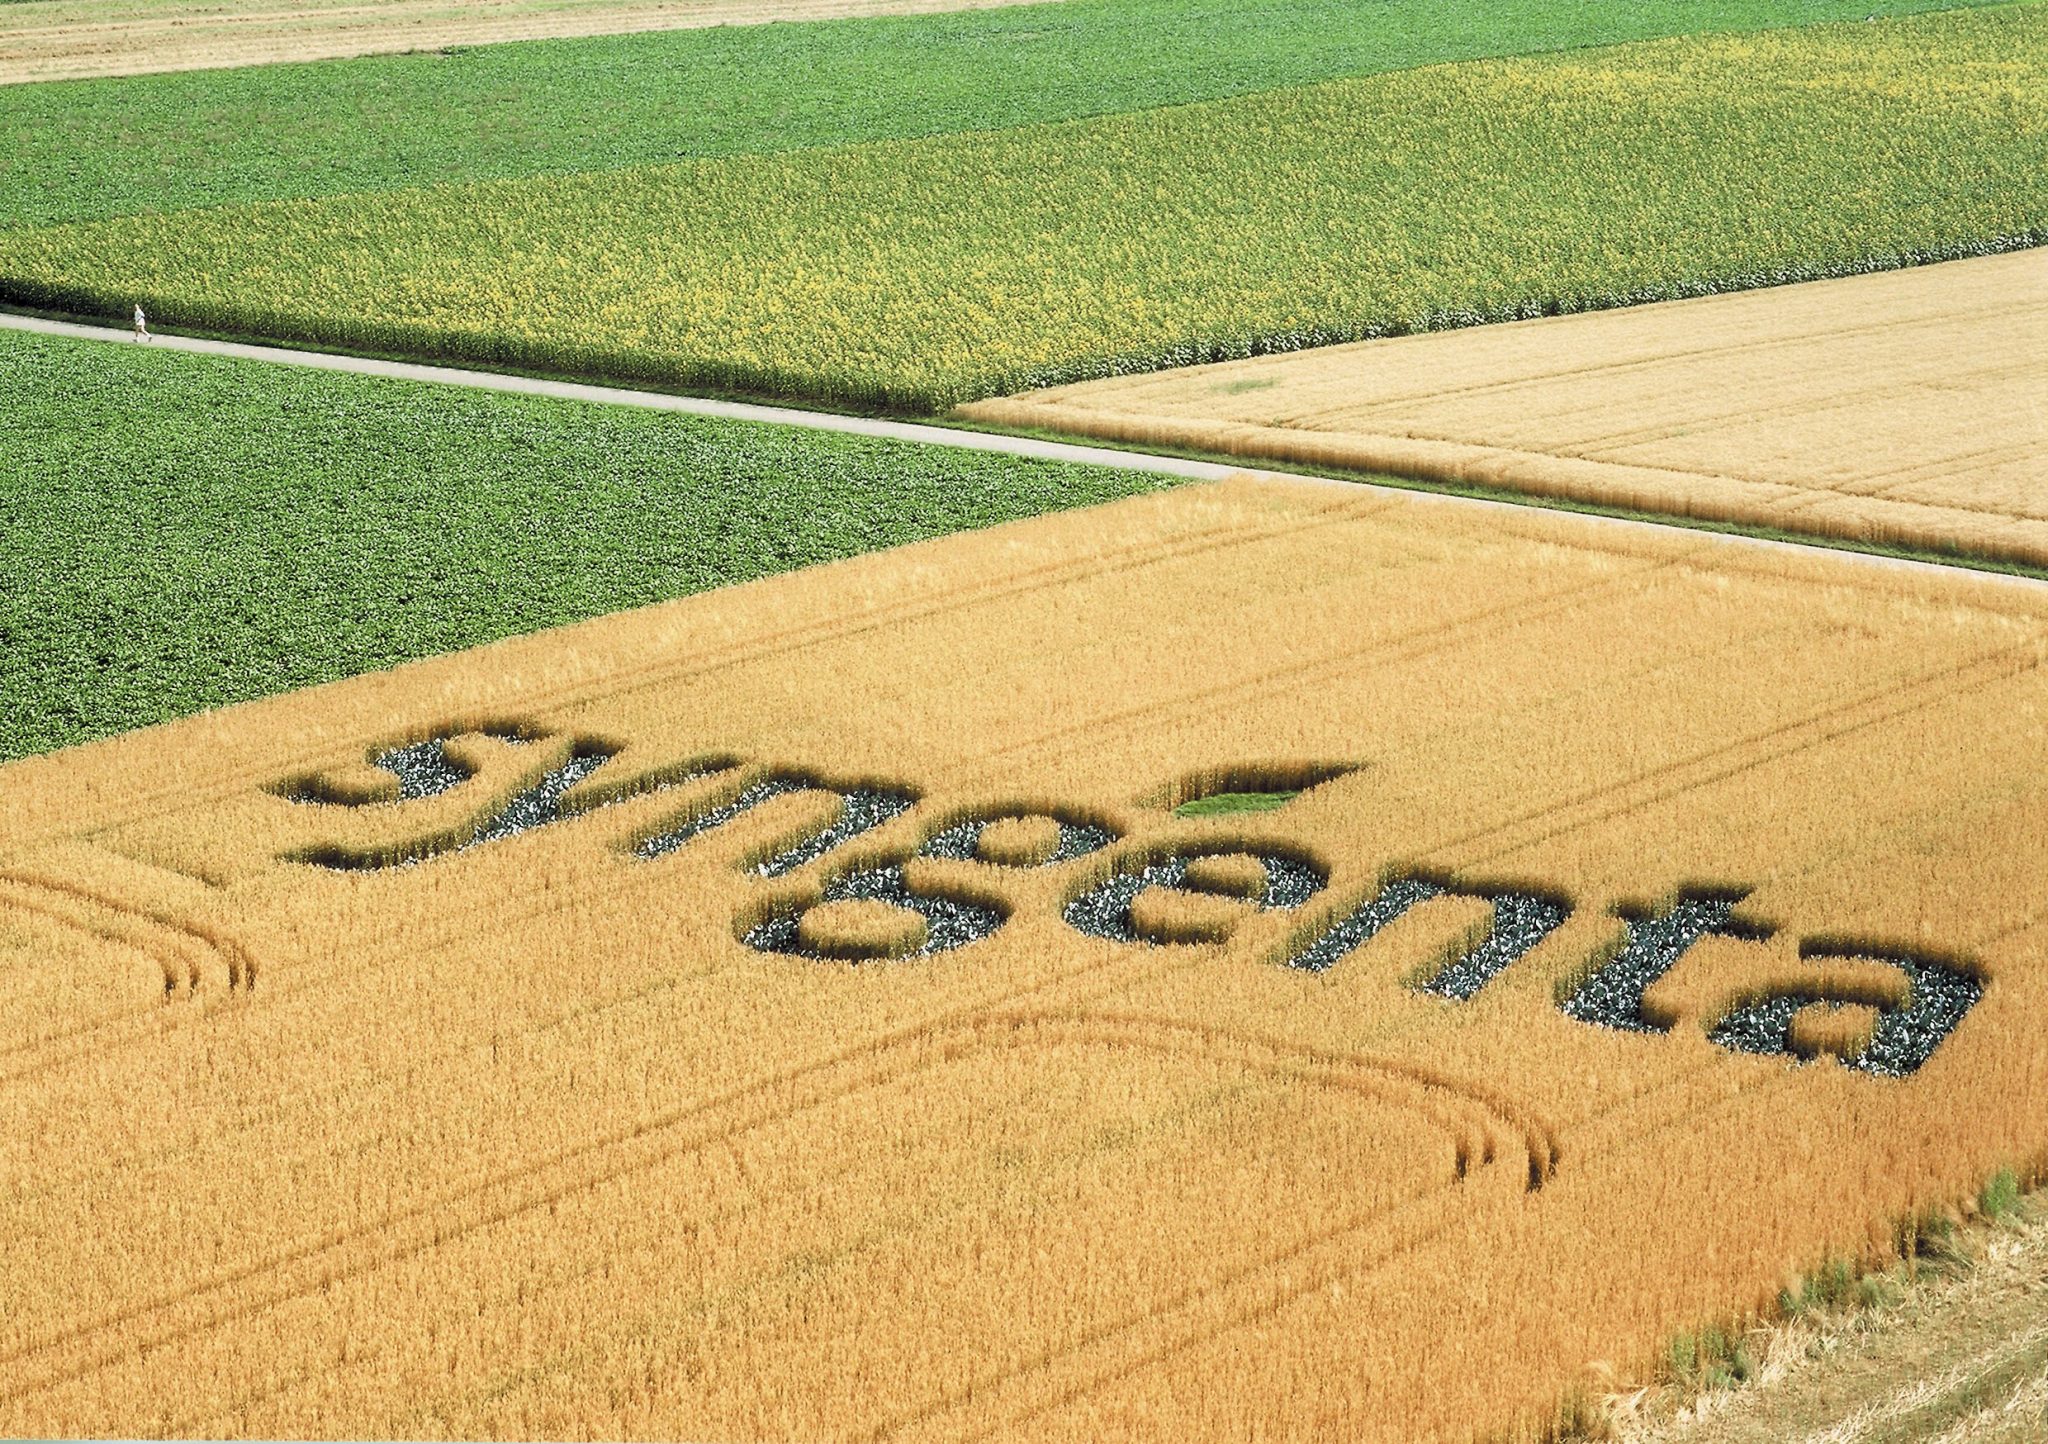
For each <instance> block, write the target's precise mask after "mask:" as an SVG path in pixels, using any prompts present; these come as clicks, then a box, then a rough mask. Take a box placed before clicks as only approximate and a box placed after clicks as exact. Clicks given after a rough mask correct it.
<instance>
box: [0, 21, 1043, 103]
mask: <svg viewBox="0 0 2048 1444" xmlns="http://www.w3.org/2000/svg"><path fill="white" fill-rule="evenodd" d="M1018 3H1021V0H29V3H27V4H20V5H9V6H6V7H4V8H0V85H5V84H13V83H17V82H20V81H26V80H75V79H79V78H82V77H85V76H93V75H141V74H146V73H148V72H150V71H159V70H211V69H221V68H225V67H228V66H236V65H262V64H266V63H269V62H272V61H280V60H332V59H338V58H340V57H344V56H350V55H381V54H393V53H397V52H401V51H407V50H439V49H441V48H442V47H444V46H450V45H485V44H490V43H493V42H496V41H501V40H541V39H547V38H552V37H561V36H570V35H623V34H627V33H630V32H635V31H643V30H685V29H691V28H695V27H698V26H705V25H758V24H763V23H765V22H768V21H773V20H829V19H835V18H840V17H845V16H854V15H909V14H920V13H924V12H928V11H935V10H969V9H986V8H992V7H994V6H997V5H1012V4H1018Z"/></svg>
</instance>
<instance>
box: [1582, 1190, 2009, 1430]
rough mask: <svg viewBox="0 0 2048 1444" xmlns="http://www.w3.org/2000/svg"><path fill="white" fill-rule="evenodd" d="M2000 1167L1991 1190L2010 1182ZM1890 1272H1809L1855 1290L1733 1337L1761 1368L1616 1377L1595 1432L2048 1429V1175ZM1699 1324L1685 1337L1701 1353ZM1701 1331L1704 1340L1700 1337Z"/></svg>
mask: <svg viewBox="0 0 2048 1444" xmlns="http://www.w3.org/2000/svg"><path fill="white" fill-rule="evenodd" d="M1998 1186H1999V1181H1997V1180H1994V1182H1993V1184H1992V1185H1991V1187H1990V1188H1987V1191H1986V1193H1987V1197H1989V1195H1990V1194H1991V1193H1992V1191H1993V1190H1995V1189H1996V1188H1998ZM1926 1242H1927V1248H1926V1251H1925V1252H1924V1253H1922V1254H1921V1255H1920V1256H1919V1257H1917V1258H1914V1259H1911V1260H1908V1261H1905V1262H1902V1263H1899V1264H1897V1265H1895V1266H1894V1267H1892V1268H1890V1269H1887V1270H1885V1271H1884V1272H1882V1273H1878V1274H1871V1275H1865V1276H1863V1277H1862V1278H1860V1279H1855V1278H1852V1277H1851V1275H1850V1272H1849V1271H1848V1270H1846V1269H1845V1270H1842V1271H1840V1272H1838V1273H1837V1274H1835V1275H1834V1276H1833V1277H1831V1278H1822V1279H1819V1280H1810V1281H1808V1285H1807V1286H1808V1288H1809V1289H1810V1290H1812V1291H1816V1292H1819V1293H1822V1294H1825V1295H1837V1296H1840V1297H1839V1299H1838V1301H1837V1302H1834V1303H1828V1304H1821V1305H1818V1306H1815V1307H1809V1308H1804V1309H1800V1310H1798V1311H1796V1312H1794V1313H1792V1314H1790V1315H1788V1316H1786V1317H1784V1318H1782V1319H1779V1320H1777V1321H1775V1322H1771V1323H1766V1324H1761V1325H1759V1326H1757V1327H1755V1328H1753V1329H1750V1330H1748V1331H1747V1332H1746V1333H1744V1334H1742V1336H1741V1337H1740V1338H1739V1339H1736V1340H1730V1341H1729V1342H1730V1343H1731V1344H1732V1345H1733V1346H1734V1347H1735V1348H1737V1349H1739V1350H1740V1351H1741V1353H1742V1354H1743V1357H1744V1365H1745V1371H1746V1372H1749V1374H1750V1377H1749V1379H1748V1380H1747V1381H1746V1382H1745V1383H1744V1384H1743V1385H1742V1386H1741V1387H1736V1388H1730V1387H1725V1386H1724V1385H1723V1384H1722V1382H1720V1381H1718V1380H1710V1379H1706V1378H1703V1377H1701V1375H1708V1374H1711V1372H1712V1371H1711V1370H1710V1369H1706V1368H1702V1369H1700V1371H1699V1374H1696V1375H1695V1376H1694V1377H1693V1378H1691V1379H1689V1380H1678V1379H1675V1378H1669V1377H1667V1378H1666V1379H1665V1380H1663V1381H1662V1382H1660V1383H1657V1384H1654V1385H1649V1386H1645V1387H1641V1388H1636V1389H1630V1390H1625V1391H1621V1392H1617V1393H1614V1394H1612V1395H1610V1396H1608V1397H1607V1398H1606V1399H1604V1400H1603V1401H1601V1404H1600V1408H1599V1411H1598V1413H1599V1417H1598V1419H1597V1421H1596V1422H1595V1423H1594V1424H1593V1426H1592V1427H1591V1428H1589V1429H1587V1430H1586V1431H1585V1432H1584V1434H1583V1435H1582V1436H1580V1437H1584V1438H1593V1439H1603V1440H1610V1441H1613V1444H1794V1441H1796V1444H1821V1441H1823V1440H1825V1441H1828V1444H1904V1441H1906V1440H1908V1439H1930V1438H1932V1439H1939V1440H1940V1441H1942V1444H1964V1441H1968V1444H2025V1441H2031V1440H2035V1439H2038V1438H2040V1437H2042V1435H2043V1433H2048V1334H2044V1332H2043V1330H2042V1329H2041V1327H2040V1326H2039V1324H2040V1319H2041V1316H2042V1310H2043V1305H2044V1289H2048V1191H2041V1190H2037V1191H2036V1192H2034V1193H2032V1194H2031V1195H2026V1196H2022V1197H2019V1198H2018V1199H2016V1200H2012V1201H2010V1202H2002V1206H2000V1207H1998V1208H1997V1209H1996V1211H1995V1216H1992V1215H1987V1214H1986V1213H1985V1212H1983V1211H1982V1210H1981V1209H1980V1210H1979V1211H1978V1212H1977V1213H1975V1214H1974V1215H1973V1216H1972V1217H1971V1218H1969V1219H1968V1220H1966V1221H1962V1222H1960V1223H1956V1222H1954V1221H1951V1222H1950V1223H1949V1224H1948V1225H1947V1226H1938V1227H1937V1229H1936V1231H1935V1233H1934V1234H1933V1236H1932V1237H1931V1238H1930V1239H1929V1240H1927V1241H1926ZM1696 1342H1697V1341H1696V1340H1692V1339H1686V1340H1675V1341H1674V1345H1675V1348H1674V1352H1675V1353H1681V1354H1683V1353H1687V1352H1690V1353H1692V1355H1693V1357H1694V1358H1695V1360H1696V1361H1697V1360H1698V1358H1699V1355H1698V1351H1697V1348H1696ZM1688 1344H1691V1345H1694V1346H1695V1347H1693V1348H1691V1349H1688V1348H1687V1347H1686V1346H1687V1345H1688Z"/></svg>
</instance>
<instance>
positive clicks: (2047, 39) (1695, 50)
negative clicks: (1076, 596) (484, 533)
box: [0, 5, 2048, 409]
mask: <svg viewBox="0 0 2048 1444" xmlns="http://www.w3.org/2000/svg"><path fill="white" fill-rule="evenodd" d="M2044 175H2048V8H2044V7H2042V6H2040V5H2025V6H2017V7H2008V8H1999V9H1985V10H1972V11H1958V12H1951V13H1946V14H1939V15H1929V16H1920V17H1914V18H1909V19H1904V20H1893V21H1880V22H1876V23H1871V24H1854V25H1833V26H1815V27H1810V28H1806V29H1800V30H1786V31H1774V32H1768V33H1764V34H1758V35H1745V36H1719V37H1694V38H1682V39H1674V40H1661V41H1648V42H1640V43H1635V44H1630V45H1625V46H1617V47H1612V48H1607V49H1596V50H1588V51H1579V52H1574V53H1571V54H1568V55H1555V56H1542V57H1533V58H1521V59H1508V60H1493V61H1478V62H1470V63H1465V64H1460V65H1455V66H1441V67H1433V68H1427V69H1422V70H1410V71H1402V72H1397V73H1393V74H1388V75H1382V76H1376V77H1372V78H1368V79H1363V80H1352V81H1340V82H1332V83H1327V84H1322V85H1315V86H1306V87H1296V88H1291V89H1286V90H1279V91H1269V92H1264V93H1261V94H1258V95H1253V96H1246V97H1241V98H1238V99H1234V100H1225V101H1214V102H1207V103H1204V104H1201V105H1195V106H1185V107H1177V108H1169V109H1161V110H1153V111H1146V112H1142V113H1139V114H1135V115H1127V116H1116V117H1107V118H1102V119H1096V120H1088V121H1075V122H1067V123H1062V124H1058V125H1044V126H1032V127H1025V128H1020V129H1015V130H1008V131H999V132H989V133H976V134H967V135H959V136H945V137H934V138H930V139H925V140H917V141H893V142H877V143H872V144H867V145H860V146H850V147H842V148H836V149H826V150H812V151H798V152H790V153H785V154H781V155H775V156H750V157H744V158H727V159H717V160H702V161H693V162H687V163H682V164H678V165H673V166H661V167H647V168H640V169H634V170H625V171H611V172H604V173H597V174H589V175H577V176H546V177H535V178H527V179H523V180H515V181H497V182H480V183H472V184H467V185H457V186H443V187H434V188H426V189H415V190H409V191H398V192H388V193H382V194H370V195H357V196H336V197H328V198H324V199H319V200H306V201H291V202H267V203H254V204H249V205H243V206H231V207H222V208H218V209H214V210H209V211H205V212H197V213H187V214H182V215H173V216H142V217H130V218H122V219H115V220H108V221H100V222H87V223H80V224H77V225H71V226H61V227H52V228H47V229H41V230H17V231H12V232H6V233H0V276H4V277H5V280H4V283H0V294H4V295H5V297H6V298H7V299H10V300H13V301H15V302H18V303H27V304H33V305H42V306H50V307H56V308H61V309H67V310H74V311H80V312H90V313H99V314H108V313H111V314H115V315H119V314H122V313H123V312H124V311H125V308H126V307H127V305H129V304H130V303H131V302H133V301H135V300H140V301H142V302H143V304H145V305H146V306H148V307H149V308H150V309H151V311H152V312H154V313H156V314H157V315H159V316H160V317H162V318H164V319H166V320H168V321H170V322H171V323H172V324H176V325H183V326H190V327H200V328H212V329H218V330H226V331H234V332H244V333H253V334H257V335H265V336H273V337H287V338H296V339H305V340H311V341H315V342H320V343H326V344H332V345H339V346H345V347H355V348H363V349H369V350H373V351H383V352H401V353H414V354H425V355H432V356H441V357H458V358H464V359H468V360H475V361H482V362H486V363H493V364H509V365H514V366H519V367H529V368H536V369H542V370H552V371H570V372H580V373H589V374H602V375H608V376H615V377H622V378H631V379H638V380H643V381H648V382H653V383H656V384H660V385H671V386H687V387H709V388H717V389H729V390H736V391H748V392H763V393H780V394H792V395H802V396H810V397H819V398H825V399H829V400H832V401H837V402H842V403H848V404H855V405H872V406H883V407H892V408H902V409H926V408H939V407H943V406H946V405H948V404H950V403H953V402H957V401H959V400H962V399H965V398H968V397H973V396H978V395H986V394H990V393H995V392H1000V391H1007V390H1013V389H1017V388H1020V387H1023V386H1027V385H1032V384H1043V383H1048V382H1051V381H1055V380H1064V379H1072V378H1077V377H1081V376H1087V375H1097V374H1105V373H1109V372H1114V371H1120V370H1131V369H1139V368H1151V367H1158V366H1165V365H1174V364H1182V363H1186V362H1192V361H1198V360H1206V359H1212V358H1215V357H1219V356H1228V355H1239V354H1245V353H1247V352H1252V351H1256V350H1262V349H1276V348H1285V347H1298V346H1306V345H1317V344H1323V343H1327V342H1334V341H1341V340H1348V339H1353V338H1356V337H1359V336H1364V335H1371V334H1377V333H1382V332H1388V331H1400V330H1408V329H1417V328H1424V327H1434V326H1442V325H1449V324H1461V323H1468V322H1475V321H1482V320H1490V319H1500V318H1506V317H1514V316H1523V315H1530V314H1537V313H1542V312H1545V311H1550V310H1559V309H1578V308H1585V307H1595V306H1605V305H1613V304H1619V303H1623V302H1628V301H1632V300H1641V299H1650V298H1657V297H1665V296H1673V295H1682V294H1691V293H1697V292H1702V291H1708V290H1714V289H1722V288H1732V287H1742V286H1751V285H1757V284H1763V283H1768V282H1771V281H1778V280H1785V279H1791V278H1800V277H1810V276H1818V275H1826V274H1838V273H1844V272H1851V271H1856V270H1859V269H1867V268H1870V267H1873V266H1883V265H1894V264H1900V263H1902V262H1906V261H1911V260H1924V259H1930V258H1934V257H1946V256H1954V255H1962V254H1970V253H1974V252H1980V251H1985V250H1992V249H1998V248H2001V247H2006V246H2011V245H2015V244H2027V243H2031V242H2032V241H2034V240H2036V239H2038V238H2039V237H2040V235H2041V234H2042V233H2043V231H2044V229H2048V186H2044V184H2043V182H2042V179H2041V177H2042V176H2044Z"/></svg>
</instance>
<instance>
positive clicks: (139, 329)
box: [135, 306, 149, 341]
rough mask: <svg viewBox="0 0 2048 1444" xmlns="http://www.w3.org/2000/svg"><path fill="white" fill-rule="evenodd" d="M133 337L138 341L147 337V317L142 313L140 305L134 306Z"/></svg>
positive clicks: (145, 339)
mask: <svg viewBox="0 0 2048 1444" xmlns="http://www.w3.org/2000/svg"><path fill="white" fill-rule="evenodd" d="M135 339H136V340H138V341H147V340H148V339H149V317H147V316H145V315H143V314H142V307H140V306H137V307H136V308H135Z"/></svg>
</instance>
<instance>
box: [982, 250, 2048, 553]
mask: <svg viewBox="0 0 2048 1444" xmlns="http://www.w3.org/2000/svg"><path fill="white" fill-rule="evenodd" d="M962 410H963V414H965V415H966V416H968V417H971V418H976V419H979V420H982V421H989V422H996V423H1000V424H1009V425H1028V426H1034V427H1045V428H1049V429H1052V430H1057V431H1066V432H1074V433H1079V434H1082V435H1089V436H1099V437H1104V438H1108V439H1114V440H1118V441H1125V442H1133V443H1138V444H1144V445H1162V446H1178V447H1192V448H1198V449H1202V450H1209V451H1217V452H1226V453H1230V454H1233V455H1239V456H1246V457H1260V458H1265V459H1270V460H1279V461H1289V462H1295V463H1304V464H1310V465H1319V466H1344V467H1352V468H1357V469H1361V470H1372V471H1388V472H1393V473H1397V474H1407V475H1413V476H1419V477H1423V478H1427V479H1431V480H1437V481H1448V482H1466V483H1474V484H1484V485H1491V486H1499V487H1504V488H1510V489H1514V490H1520V491H1527V492H1531V493H1535V494H1538V495H1545V496H1557V497H1567V498H1573V499H1577V500H1582V501H1590V502H1596V503H1600V504H1603V505H1612V506H1624V507H1630V508H1639V509H1642V510H1646V511H1655V512H1665V513H1671V514H1676V515H1683V516H1695V517H1703V518H1710V519H1714V520H1721V521H1731V522H1737V523H1741V524H1744V525H1751V526H1766V527H1774V528H1783V529H1785V530H1788V531H1796V532H1809V533H1813V534H1817V535H1822V536H1830V537H1848V538H1854V539H1857V540H1863V541H1877V542H1884V543H1890V544H1902V545H1909V546H1916V547H1925V548H1930V549H1954V550H1957V551H1962V552H1966V553H1969V554H1973V555H1978V556H1986V557H1992V558H1999V559H2007V560H2018V561H2024V562H2028V563H2032V564H2035V565H2040V564H2043V563H2048V250H2029V251H2018V252H2014V253H2011V254H2007V255H2001V256H1991V257H1985V258H1981V259H1973V260H1965V261H1954V262H1950V263H1947V264H1944V265H1936V266H1924V267H1919V268H1915V269H1911V270H1904V271H1891V272H1884V273H1880V274H1875V275H1868V276H1857V277H1851V278H1848V279H1844V280H1833V281H1819V282H1813V283H1810V284H1806V285H1797V286H1784V287H1778V288H1774V289H1769V290H1761V291H1750V292H1743V293H1740V294H1736V295H1727V296H1713V297H1705V298H1701V299H1696V300H1688V301H1674V302H1668V303H1665V304H1660V305H1651V306H1638V307H1631V308H1627V309H1621V310H1613V311H1600V312H1592V313H1587V314H1582V315H1574V316H1561V317H1550V318H1545V319H1542V320H1536V321H1524V322H1516V323H1513V324H1510V325H1503V326H1486V327H1475V328H1472V329H1470V330H1463V331H1445V332H1436V333H1431V334H1426V335H1418V336H1407V337H1400V338H1396V339H1392V340H1385V341H1370V342H1363V343H1360V344H1357V345H1351V346H1335V347H1329V348H1325V349H1321V350H1313V351H1300V352H1294V353H1291V354H1286V355H1278V356H1266V357H1259V358H1256V359H1253V360H1249V361H1236V362H1226V363H1223V364H1220V365H1214V366H1200V367H1192V368H1188V369H1186V370H1181V371H1170V372H1159V373H1155V374H1151V375H1144V376H1132V377H1116V378H1112V379H1109V380H1105V381H1093V382H1085V383H1082V384H1079V385H1073V386H1063V387H1055V388H1051V389H1048V390H1044V391H1036V392H1031V393H1028V394H1026V395H1023V396H1019V397H1013V398H1007V399H1000V400H994V401H986V402H979V403H976V404H974V405H970V406H967V407H964V408H962Z"/></svg>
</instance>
